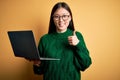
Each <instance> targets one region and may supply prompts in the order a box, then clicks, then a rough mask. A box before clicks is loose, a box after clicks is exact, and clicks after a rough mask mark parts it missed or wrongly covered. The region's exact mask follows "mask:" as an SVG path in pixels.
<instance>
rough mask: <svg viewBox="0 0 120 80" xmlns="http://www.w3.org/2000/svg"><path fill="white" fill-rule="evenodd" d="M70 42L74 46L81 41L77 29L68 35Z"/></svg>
mask: <svg viewBox="0 0 120 80" xmlns="http://www.w3.org/2000/svg"><path fill="white" fill-rule="evenodd" d="M68 42H69V44H70V45H72V46H76V45H77V44H78V43H79V39H78V38H77V36H76V33H75V31H73V35H72V36H68Z"/></svg>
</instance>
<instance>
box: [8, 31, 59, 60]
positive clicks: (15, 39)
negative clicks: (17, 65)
mask: <svg viewBox="0 0 120 80" xmlns="http://www.w3.org/2000/svg"><path fill="white" fill-rule="evenodd" d="M8 36H9V39H10V42H11V46H12V49H13V52H14V55H15V56H16V57H24V58H27V59H40V60H60V59H56V58H42V57H40V55H39V52H38V49H37V47H36V43H35V39H34V35H33V32H32V30H26V31H8Z"/></svg>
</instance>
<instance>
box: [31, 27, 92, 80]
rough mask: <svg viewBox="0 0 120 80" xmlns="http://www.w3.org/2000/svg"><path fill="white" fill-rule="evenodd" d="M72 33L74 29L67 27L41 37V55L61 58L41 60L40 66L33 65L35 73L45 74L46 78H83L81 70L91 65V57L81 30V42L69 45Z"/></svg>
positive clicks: (78, 79)
mask: <svg viewBox="0 0 120 80" xmlns="http://www.w3.org/2000/svg"><path fill="white" fill-rule="evenodd" d="M72 35H73V31H72V30H70V29H67V31H66V32H64V33H57V32H55V33H51V34H45V35H44V36H42V37H41V39H40V43H39V46H38V50H39V53H40V56H41V57H48V58H58V59H60V60H51V61H50V60H44V61H41V65H40V67H37V66H35V65H34V66H33V70H34V73H35V74H43V79H44V80H81V74H80V71H84V70H85V69H86V68H88V67H89V66H90V64H91V58H90V56H89V51H88V49H87V48H86V45H85V42H84V39H83V36H82V34H81V33H80V32H76V35H77V37H78V39H79V40H80V41H79V43H78V44H77V45H76V46H71V45H69V43H68V36H72Z"/></svg>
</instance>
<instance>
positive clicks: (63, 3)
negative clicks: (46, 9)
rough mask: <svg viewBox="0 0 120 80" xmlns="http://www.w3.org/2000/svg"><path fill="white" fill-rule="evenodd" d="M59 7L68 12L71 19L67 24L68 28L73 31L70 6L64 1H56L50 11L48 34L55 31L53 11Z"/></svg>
mask: <svg viewBox="0 0 120 80" xmlns="http://www.w3.org/2000/svg"><path fill="white" fill-rule="evenodd" d="M61 7H62V8H64V9H66V10H67V11H68V12H69V13H70V15H71V21H70V23H69V25H68V28H69V29H71V30H73V31H74V24H73V17H72V12H71V9H70V7H69V6H68V5H67V4H66V3H65V2H58V3H57V4H55V6H54V7H53V9H52V12H51V16H50V22H49V30H48V34H50V33H53V32H56V26H55V24H54V21H53V14H54V13H55V11H56V10H57V9H58V8H61Z"/></svg>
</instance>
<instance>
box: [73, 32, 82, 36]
mask: <svg viewBox="0 0 120 80" xmlns="http://www.w3.org/2000/svg"><path fill="white" fill-rule="evenodd" d="M75 33H76V35H77V37H83V36H82V33H81V32H79V31H75Z"/></svg>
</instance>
